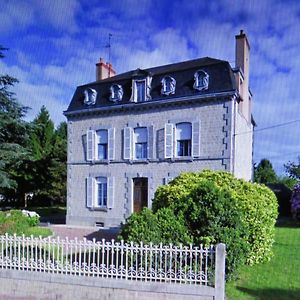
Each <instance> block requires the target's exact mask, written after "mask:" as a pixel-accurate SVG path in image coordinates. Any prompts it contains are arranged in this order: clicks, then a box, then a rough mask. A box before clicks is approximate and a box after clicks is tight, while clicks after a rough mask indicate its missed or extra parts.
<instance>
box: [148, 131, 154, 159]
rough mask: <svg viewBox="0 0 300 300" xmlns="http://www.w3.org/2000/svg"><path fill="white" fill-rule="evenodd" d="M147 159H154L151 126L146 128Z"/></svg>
mask: <svg viewBox="0 0 300 300" xmlns="http://www.w3.org/2000/svg"><path fill="white" fill-rule="evenodd" d="M147 148H148V149H147V154H148V158H149V159H152V158H154V129H153V126H149V127H148V141H147Z"/></svg>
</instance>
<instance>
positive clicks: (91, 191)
mask: <svg viewBox="0 0 300 300" xmlns="http://www.w3.org/2000/svg"><path fill="white" fill-rule="evenodd" d="M94 199H95V178H93V177H87V178H86V207H88V208H93V207H94Z"/></svg>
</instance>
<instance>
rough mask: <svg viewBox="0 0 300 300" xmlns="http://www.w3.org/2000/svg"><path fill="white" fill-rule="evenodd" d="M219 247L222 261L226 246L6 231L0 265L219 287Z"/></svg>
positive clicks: (1, 238)
mask: <svg viewBox="0 0 300 300" xmlns="http://www.w3.org/2000/svg"><path fill="white" fill-rule="evenodd" d="M220 246H222V253H221V254H222V255H223V256H221V257H224V259H223V258H222V260H224V261H222V262H221V264H222V265H223V264H225V256H224V253H225V248H224V245H223V244H220V245H217V247H216V249H215V248H214V247H213V246H211V247H209V248H204V247H202V246H200V247H193V246H192V245H190V246H188V247H187V246H174V245H168V246H164V245H152V244H150V245H144V244H143V243H140V244H134V243H129V244H127V243H124V242H123V241H121V242H116V241H114V240H112V241H111V242H106V241H105V240H102V241H99V242H96V241H95V240H93V241H89V240H86V239H84V240H77V239H75V240H69V239H68V238H66V239H59V238H56V239H54V238H50V237H49V238H46V239H45V238H41V237H40V238H34V237H25V236H16V235H14V236H9V235H7V234H6V235H2V236H0V269H15V270H28V271H36V272H49V273H59V274H71V275H75V276H90V277H104V278H119V279H125V280H140V281H151V282H168V283H179V284H183V283H188V284H194V285H208V286H215V285H216V284H215V279H216V277H218V274H217V272H216V262H217V263H218V260H219V258H218V257H217V259H216V258H215V256H216V255H217V254H218V253H217V252H218V251H220V250H219V247H220ZM219 278H222V274H221V277H220V276H219Z"/></svg>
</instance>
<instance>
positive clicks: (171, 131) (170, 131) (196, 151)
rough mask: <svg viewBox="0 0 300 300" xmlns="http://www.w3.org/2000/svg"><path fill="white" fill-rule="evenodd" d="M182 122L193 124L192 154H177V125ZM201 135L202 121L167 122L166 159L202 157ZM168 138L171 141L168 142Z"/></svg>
mask: <svg viewBox="0 0 300 300" xmlns="http://www.w3.org/2000/svg"><path fill="white" fill-rule="evenodd" d="M180 123H190V124H191V155H190V156H177V139H176V125H177V124H180ZM200 136H201V126H200V121H193V122H192V121H180V122H176V123H175V122H174V123H166V124H165V132H164V157H165V159H168V158H171V159H187V158H197V157H200ZM167 139H168V140H169V142H168V143H167Z"/></svg>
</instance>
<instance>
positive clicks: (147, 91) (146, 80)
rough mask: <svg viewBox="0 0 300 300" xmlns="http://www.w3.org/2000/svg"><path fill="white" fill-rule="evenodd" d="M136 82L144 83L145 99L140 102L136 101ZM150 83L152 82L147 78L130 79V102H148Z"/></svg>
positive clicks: (150, 78)
mask: <svg viewBox="0 0 300 300" xmlns="http://www.w3.org/2000/svg"><path fill="white" fill-rule="evenodd" d="M137 82H144V83H145V99H143V100H142V101H138V99H137ZM151 82H152V77H150V76H147V77H145V78H141V79H132V87H131V89H132V92H131V98H130V100H129V101H130V102H135V103H138V102H144V101H148V100H150V99H151V95H150V91H151Z"/></svg>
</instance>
